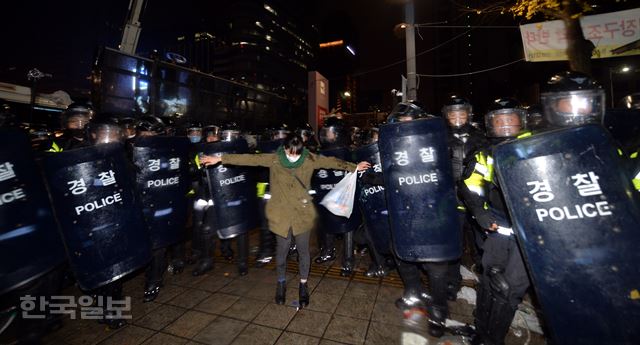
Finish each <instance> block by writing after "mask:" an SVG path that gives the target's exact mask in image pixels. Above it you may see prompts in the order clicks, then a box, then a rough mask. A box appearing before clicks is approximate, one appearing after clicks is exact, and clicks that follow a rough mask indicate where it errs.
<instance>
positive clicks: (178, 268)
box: [168, 259, 185, 275]
mask: <svg viewBox="0 0 640 345" xmlns="http://www.w3.org/2000/svg"><path fill="white" fill-rule="evenodd" d="M184 266H185V263H184V261H183V260H179V259H174V260H171V264H169V268H168V270H169V272H171V274H173V275H178V274H180V273H182V271H184Z"/></svg>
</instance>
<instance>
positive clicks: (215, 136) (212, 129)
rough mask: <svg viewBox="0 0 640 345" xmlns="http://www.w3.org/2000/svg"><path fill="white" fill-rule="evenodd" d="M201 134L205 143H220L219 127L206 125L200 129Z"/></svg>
mask: <svg viewBox="0 0 640 345" xmlns="http://www.w3.org/2000/svg"><path fill="white" fill-rule="evenodd" d="M202 134H203V137H204V139H205V140H206V141H207V142H215V141H220V126H216V125H207V126H204V128H203V129H202Z"/></svg>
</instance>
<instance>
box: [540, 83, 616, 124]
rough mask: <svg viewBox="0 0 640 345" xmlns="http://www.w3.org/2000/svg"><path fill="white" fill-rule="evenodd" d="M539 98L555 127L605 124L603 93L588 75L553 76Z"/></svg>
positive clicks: (546, 115)
mask: <svg viewBox="0 0 640 345" xmlns="http://www.w3.org/2000/svg"><path fill="white" fill-rule="evenodd" d="M540 98H541V100H542V105H543V107H544V115H545V118H546V120H547V122H548V123H549V124H551V125H553V126H558V127H566V126H577V125H582V124H586V123H602V118H603V115H604V108H605V94H604V90H603V89H602V86H601V85H600V84H599V83H598V82H597V81H596V80H595V79H592V78H591V77H589V76H588V75H586V74H583V73H579V72H573V71H565V72H562V73H558V74H556V75H554V76H552V77H551V78H550V79H549V80H548V81H547V83H546V84H545V85H544V87H543V92H542V93H541V94H540Z"/></svg>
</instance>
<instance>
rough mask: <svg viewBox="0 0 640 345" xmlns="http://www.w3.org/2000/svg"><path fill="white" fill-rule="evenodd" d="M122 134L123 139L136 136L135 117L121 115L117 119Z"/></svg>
mask: <svg viewBox="0 0 640 345" xmlns="http://www.w3.org/2000/svg"><path fill="white" fill-rule="evenodd" d="M118 123H119V124H120V128H121V129H122V135H124V139H125V140H131V139H133V138H135V137H136V119H134V118H133V117H122V118H120V119H119V120H118Z"/></svg>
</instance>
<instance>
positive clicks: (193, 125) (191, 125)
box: [183, 121, 202, 144]
mask: <svg viewBox="0 0 640 345" xmlns="http://www.w3.org/2000/svg"><path fill="white" fill-rule="evenodd" d="M183 128H184V131H185V134H186V136H187V137H188V138H189V141H191V142H192V143H194V144H195V143H199V142H200V140H202V123H200V122H198V121H189V122H187V123H185V124H184V126H183Z"/></svg>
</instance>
